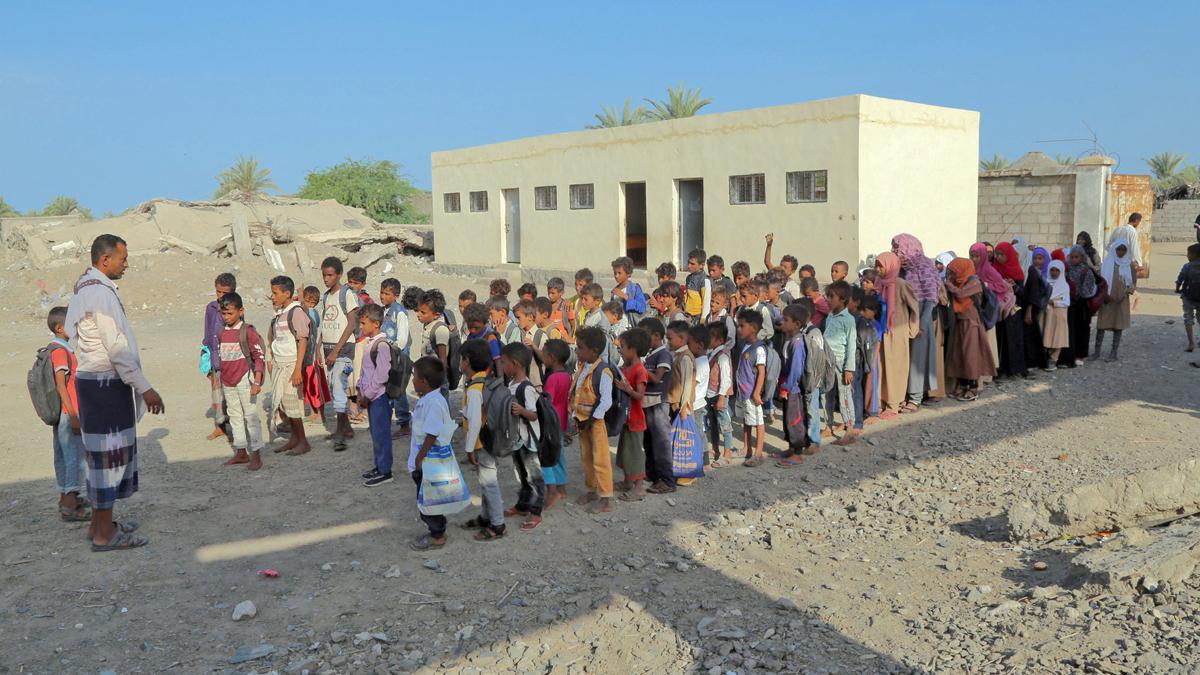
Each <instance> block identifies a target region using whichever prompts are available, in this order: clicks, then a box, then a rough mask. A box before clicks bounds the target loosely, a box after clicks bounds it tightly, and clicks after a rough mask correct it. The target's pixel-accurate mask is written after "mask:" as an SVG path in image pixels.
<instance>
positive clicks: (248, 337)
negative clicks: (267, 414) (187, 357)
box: [217, 293, 266, 471]
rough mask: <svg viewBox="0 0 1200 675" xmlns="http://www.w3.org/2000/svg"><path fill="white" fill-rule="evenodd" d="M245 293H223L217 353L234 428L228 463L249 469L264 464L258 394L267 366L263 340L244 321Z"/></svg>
mask: <svg viewBox="0 0 1200 675" xmlns="http://www.w3.org/2000/svg"><path fill="white" fill-rule="evenodd" d="M244 315H245V309H244V308H243V306H242V296H240V295H238V294H237V293H226V294H225V295H224V296H222V297H221V320H222V321H224V322H225V328H224V329H222V330H221V334H220V345H219V346H218V348H217V350H218V354H219V355H220V361H221V392H222V393H223V394H224V396H225V405H226V408H227V410H228V411H229V426H230V427H231V430H232V432H233V457H232V458H230V459H229V460H228V461H226V462H225V466H233V465H234V464H246V465H247V466H246V468H247V469H249V470H250V471H258V470H259V469H261V468H262V456H261V454H260V451H261V450H262V447H263V441H262V422H261V420H259V418H258V394H259V392H261V391H262V384H263V373H264V371H265V370H266V368H265V363H266V353H265V352H264V350H263V340H262V337H261V336H260V335H259V334H258V331H256V330H255V329H254V326H251V325H250V324H248V323H246V322H245V321H244Z"/></svg>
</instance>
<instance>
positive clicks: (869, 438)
mask: <svg viewBox="0 0 1200 675" xmlns="http://www.w3.org/2000/svg"><path fill="white" fill-rule="evenodd" d="M867 445H869V446H871V447H875V446H876V445H879V439H878V438H875V437H874V436H867Z"/></svg>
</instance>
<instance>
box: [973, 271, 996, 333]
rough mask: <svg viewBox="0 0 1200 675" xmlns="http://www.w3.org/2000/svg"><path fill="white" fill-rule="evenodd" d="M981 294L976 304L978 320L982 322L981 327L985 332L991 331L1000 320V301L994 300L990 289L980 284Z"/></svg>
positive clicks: (994, 297) (994, 295)
mask: <svg viewBox="0 0 1200 675" xmlns="http://www.w3.org/2000/svg"><path fill="white" fill-rule="evenodd" d="M980 286H981V287H982V288H983V292H982V293H980V294H979V299H978V300H976V304H977V306H978V309H979V319H980V321H983V327H984V329H986V330H991V329H992V328H993V327H995V325H996V322H998V321H999V320H1000V301H999V300H997V299H996V294H995V293H993V292H992V289H990V288H988V287H987V284H984V283H980Z"/></svg>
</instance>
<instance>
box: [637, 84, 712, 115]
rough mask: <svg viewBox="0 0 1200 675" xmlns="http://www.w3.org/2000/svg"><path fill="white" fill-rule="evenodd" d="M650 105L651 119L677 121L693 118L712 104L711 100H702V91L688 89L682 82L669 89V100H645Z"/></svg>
mask: <svg viewBox="0 0 1200 675" xmlns="http://www.w3.org/2000/svg"><path fill="white" fill-rule="evenodd" d="M643 100H644V101H646V103H649V104H650V107H651V108H653V109H652V110H649V111H648V114H649V115H650V117H651V119H656V120H675V119H679V118H681V117H692V116H694V115H695V114H696V113H698V112H700V109H701V108H703V107H704V106H706V105H708V104H709V103H712V99H711V98H702V97H701V93H700V89H698V88H697V89H688V88H687V87H686V86H684V84H683V83H682V82H680V83H679V86H678V87H675V88H671V87H667V100H665V101H652V100H650V99H648V98H647V99H643Z"/></svg>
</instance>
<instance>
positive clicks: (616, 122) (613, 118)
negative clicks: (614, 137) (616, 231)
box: [587, 99, 651, 129]
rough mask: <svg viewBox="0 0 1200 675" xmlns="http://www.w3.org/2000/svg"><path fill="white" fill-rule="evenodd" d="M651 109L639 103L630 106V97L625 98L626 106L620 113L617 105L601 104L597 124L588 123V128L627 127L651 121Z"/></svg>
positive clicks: (597, 114)
mask: <svg viewBox="0 0 1200 675" xmlns="http://www.w3.org/2000/svg"><path fill="white" fill-rule="evenodd" d="M650 119H651V118H650V111H648V110H646V106H642V105H639V106H638V107H636V108H630V102H629V99H625V107H624V108H622V109H621V111H620V112H619V113H618V112H617V108H616V106H607V105H606V106H601V107H600V112H598V113H596V124H589V125H587V128H588V129H609V128H612V127H627V126H630V125H631V124H641V123H642V122H649V121H650Z"/></svg>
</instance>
